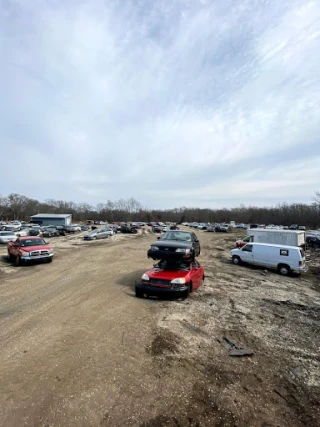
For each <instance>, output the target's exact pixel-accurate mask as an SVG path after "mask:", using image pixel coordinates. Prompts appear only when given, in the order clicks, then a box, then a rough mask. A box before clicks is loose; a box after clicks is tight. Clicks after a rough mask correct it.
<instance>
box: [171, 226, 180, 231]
mask: <svg viewBox="0 0 320 427" xmlns="http://www.w3.org/2000/svg"><path fill="white" fill-rule="evenodd" d="M170 230H180V229H179V227H178V226H177V225H171V226H170Z"/></svg>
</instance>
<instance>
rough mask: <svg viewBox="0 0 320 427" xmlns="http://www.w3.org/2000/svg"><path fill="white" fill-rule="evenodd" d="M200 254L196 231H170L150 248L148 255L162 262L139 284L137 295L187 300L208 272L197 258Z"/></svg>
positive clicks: (146, 274) (155, 265)
mask: <svg viewBox="0 0 320 427" xmlns="http://www.w3.org/2000/svg"><path fill="white" fill-rule="evenodd" d="M198 255H200V242H199V239H198V238H197V236H196V235H195V234H194V233H193V232H188V231H180V230H170V231H167V232H166V233H164V235H163V236H161V237H158V240H157V241H156V242H154V243H152V244H151V245H150V248H149V250H148V252H147V256H148V258H152V259H153V260H157V261H158V262H157V263H156V264H154V266H153V268H151V269H150V270H148V271H147V272H145V273H144V274H143V275H142V277H141V280H140V282H139V283H136V287H135V292H136V296H137V297H138V298H141V297H143V296H145V295H146V296H158V297H159V296H163V295H170V296H177V297H182V298H186V297H187V296H188V295H189V293H190V292H192V291H194V290H195V289H197V288H198V287H199V286H201V284H202V282H203V279H204V269H203V267H202V266H201V265H200V263H199V262H198V261H197V260H196V258H195V257H196V256H198Z"/></svg>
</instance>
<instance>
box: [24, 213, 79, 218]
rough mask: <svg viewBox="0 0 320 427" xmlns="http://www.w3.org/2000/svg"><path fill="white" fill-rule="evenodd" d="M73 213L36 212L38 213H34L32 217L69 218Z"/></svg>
mask: <svg viewBox="0 0 320 427" xmlns="http://www.w3.org/2000/svg"><path fill="white" fill-rule="evenodd" d="M71 215H72V214H49V213H44V214H40V213H39V214H36V215H32V216H31V218H68V217H69V216H71Z"/></svg>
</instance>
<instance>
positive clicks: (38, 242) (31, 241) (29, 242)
mask: <svg viewBox="0 0 320 427" xmlns="http://www.w3.org/2000/svg"><path fill="white" fill-rule="evenodd" d="M45 244H46V242H45V241H44V240H42V239H26V240H20V246H24V247H25V246H43V245H45Z"/></svg>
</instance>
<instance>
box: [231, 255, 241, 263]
mask: <svg viewBox="0 0 320 427" xmlns="http://www.w3.org/2000/svg"><path fill="white" fill-rule="evenodd" d="M232 262H233V264H235V265H239V264H241V258H240V257H239V256H237V255H234V256H233V257H232Z"/></svg>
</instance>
